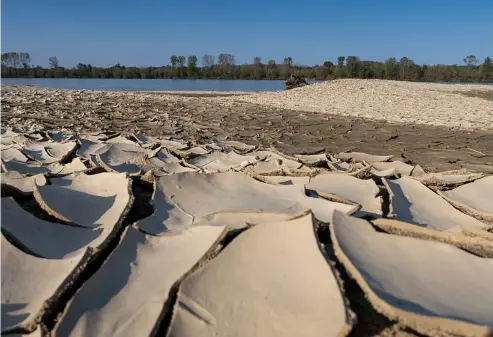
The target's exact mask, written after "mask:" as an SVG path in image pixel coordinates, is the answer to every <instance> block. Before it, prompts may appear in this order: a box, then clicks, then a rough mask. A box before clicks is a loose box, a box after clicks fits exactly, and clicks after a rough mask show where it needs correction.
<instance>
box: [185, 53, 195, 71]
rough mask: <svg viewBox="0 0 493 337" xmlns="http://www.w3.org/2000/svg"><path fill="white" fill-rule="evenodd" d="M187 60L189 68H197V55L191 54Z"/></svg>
mask: <svg viewBox="0 0 493 337" xmlns="http://www.w3.org/2000/svg"><path fill="white" fill-rule="evenodd" d="M187 61H188V62H187V64H188V67H189V68H193V69H195V68H197V56H195V55H192V56H189V57H188V60H187Z"/></svg>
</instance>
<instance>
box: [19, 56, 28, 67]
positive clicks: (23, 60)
mask: <svg viewBox="0 0 493 337" xmlns="http://www.w3.org/2000/svg"><path fill="white" fill-rule="evenodd" d="M19 62H20V64H21V65H22V68H24V69H27V68H29V67H31V55H29V53H19Z"/></svg>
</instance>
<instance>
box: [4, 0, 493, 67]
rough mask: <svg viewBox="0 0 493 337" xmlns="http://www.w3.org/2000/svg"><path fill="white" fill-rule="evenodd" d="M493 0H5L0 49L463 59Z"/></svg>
mask: <svg viewBox="0 0 493 337" xmlns="http://www.w3.org/2000/svg"><path fill="white" fill-rule="evenodd" d="M492 18H493V0H475V1H473V2H467V1H464V0H426V1H424V0H407V1H403V0H393V1H389V0H349V1H343V0H338V1H333V0H325V1H307V0H305V1H302V0H283V1H281V0H264V1H256V0H248V1H245V0H236V1H235V0H230V1H223V0H217V1H216V0H208V1H196V0H188V1H175V0H173V1H172V0H161V1H157V0H139V1H137V0H127V1H126V0H119V1H116V0H97V1H96V0H84V1H72V0H63V1H62V0H3V1H2V52H7V51H18V52H20V51H25V52H29V53H30V54H31V57H32V61H33V63H34V64H39V65H42V66H46V65H47V64H48V58H49V57H50V56H57V57H58V60H59V62H60V65H62V66H66V67H71V66H74V65H76V64H77V63H79V62H82V63H89V64H92V65H95V66H110V65H113V64H115V63H120V64H124V65H136V66H147V65H155V66H159V65H163V64H168V63H169V57H170V56H171V55H173V54H175V55H185V56H188V55H197V56H198V57H199V60H200V58H201V56H202V55H203V54H206V53H207V54H213V55H217V54H219V53H231V54H233V55H235V57H236V62H237V63H238V64H241V63H251V62H252V60H253V58H254V57H255V56H261V57H262V61H263V62H267V61H268V60H269V59H275V60H276V61H277V62H281V61H282V59H283V58H284V57H285V56H291V57H292V58H293V60H294V62H295V63H296V64H308V65H312V64H321V63H323V62H324V61H326V60H330V61H332V62H335V60H336V58H337V56H339V55H344V56H347V55H356V56H359V57H360V58H361V59H365V60H382V61H383V60H385V59H386V58H388V57H391V56H395V57H397V58H400V57H401V56H407V57H410V58H411V59H412V60H414V61H415V62H417V63H420V64H422V63H426V64H436V63H443V64H461V63H462V59H463V58H464V57H465V56H466V55H469V54H473V55H476V56H478V57H479V58H480V60H481V61H482V60H483V59H484V57H486V56H491V57H493V19H492Z"/></svg>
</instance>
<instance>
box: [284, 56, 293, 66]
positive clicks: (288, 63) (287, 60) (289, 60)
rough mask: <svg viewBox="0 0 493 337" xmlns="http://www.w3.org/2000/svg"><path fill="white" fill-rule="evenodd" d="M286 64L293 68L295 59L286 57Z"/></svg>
mask: <svg viewBox="0 0 493 337" xmlns="http://www.w3.org/2000/svg"><path fill="white" fill-rule="evenodd" d="M284 64H285V65H287V66H288V67H291V66H292V65H293V58H292V57H291V56H288V57H285V58H284Z"/></svg>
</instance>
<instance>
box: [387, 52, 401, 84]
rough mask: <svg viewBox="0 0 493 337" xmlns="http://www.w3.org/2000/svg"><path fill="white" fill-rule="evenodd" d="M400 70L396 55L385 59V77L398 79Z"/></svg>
mask: <svg viewBox="0 0 493 337" xmlns="http://www.w3.org/2000/svg"><path fill="white" fill-rule="evenodd" d="M398 73H399V70H398V65H397V60H396V58H395V57H390V58H388V59H387V60H386V61H385V78H386V79H388V80H396V79H397V76H398Z"/></svg>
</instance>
